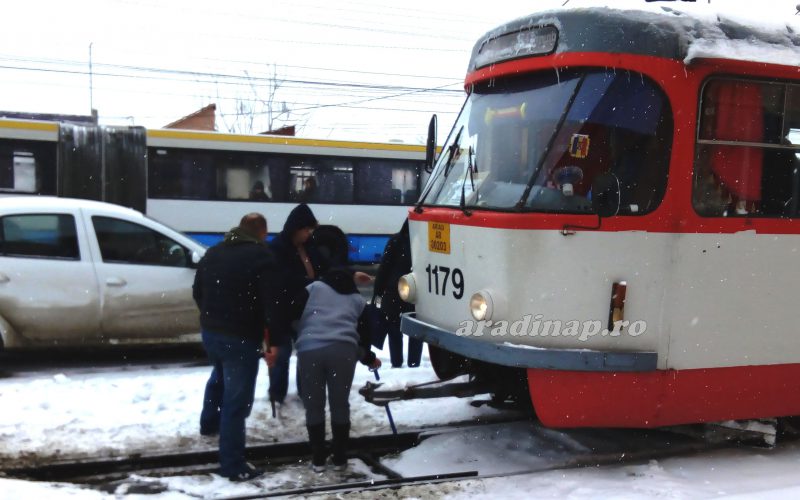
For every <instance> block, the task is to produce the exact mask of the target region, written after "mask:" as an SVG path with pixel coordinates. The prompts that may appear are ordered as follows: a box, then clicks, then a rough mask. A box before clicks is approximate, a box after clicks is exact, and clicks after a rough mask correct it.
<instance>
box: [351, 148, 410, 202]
mask: <svg viewBox="0 0 800 500" xmlns="http://www.w3.org/2000/svg"><path fill="white" fill-rule="evenodd" d="M417 171H418V169H417V168H416V165H415V164H414V163H413V162H409V161H403V160H380V159H373V158H369V159H363V160H356V180H355V184H356V201H357V202H358V203H364V204H369V205H411V204H413V203H415V202H416V201H417V197H418V190H417V189H418V187H417V186H418V184H419V179H418V178H417V176H418V174H417Z"/></svg>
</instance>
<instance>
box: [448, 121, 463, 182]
mask: <svg viewBox="0 0 800 500" xmlns="http://www.w3.org/2000/svg"><path fill="white" fill-rule="evenodd" d="M463 131H464V125H461V128H460V129H458V133H457V134H456V138H455V139H453V144H451V145H450V147H449V148H447V162H445V164H444V177H445V179H446V178H447V174H449V173H450V169H451V168H453V162H454V161H455V159H456V153H457V152H458V150H459V143H460V142H461V132H463Z"/></svg>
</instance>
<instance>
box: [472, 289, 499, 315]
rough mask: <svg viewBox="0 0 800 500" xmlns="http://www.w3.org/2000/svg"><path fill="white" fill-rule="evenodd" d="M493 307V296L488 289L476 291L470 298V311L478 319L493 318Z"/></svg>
mask: <svg viewBox="0 0 800 500" xmlns="http://www.w3.org/2000/svg"><path fill="white" fill-rule="evenodd" d="M493 309H494V303H493V302H492V296H491V295H490V294H489V292H487V291H486V290H481V291H479V292H475V293H474V294H472V297H471V298H470V299H469V311H470V312H471V313H472V317H473V318H475V320H476V321H483V320H485V319H492V312H493Z"/></svg>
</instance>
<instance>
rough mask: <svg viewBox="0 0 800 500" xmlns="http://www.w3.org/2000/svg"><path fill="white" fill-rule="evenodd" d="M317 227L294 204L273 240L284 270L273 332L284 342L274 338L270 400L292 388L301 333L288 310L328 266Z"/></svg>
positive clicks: (306, 211) (278, 398)
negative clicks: (295, 348)
mask: <svg viewBox="0 0 800 500" xmlns="http://www.w3.org/2000/svg"><path fill="white" fill-rule="evenodd" d="M316 227H317V218H316V217H314V213H313V212H312V211H311V209H310V208H309V207H308V205H306V204H305V203H301V204H299V205H297V206H296V207H294V209H292V211H291V212H290V213H289V216H288V217H287V218H286V223H285V224H284V226H283V231H281V232H280V233H279V234H278V235H277V236H275V238H274V239H273V240H272V241H271V242H270V249H271V250H272V252H273V254H274V255H275V261H276V263H277V268H278V270H279V272H280V273H281V283H282V286H283V287H282V289H281V291H280V292H279V295H280V298H279V300H280V312H279V313H278V314H276V317H275V318H274V321H273V325H272V327H271V328H270V335H275V334H279V335H280V337H281V339H282V341H281V343H279V342H277V341H275V340H272V341H271V343H272V344H273V345H276V346H279V348H280V351H279V353H278V356H277V359H276V360H275V365H274V366H272V367H271V368H270V370H269V400H270V402H272V404H273V408H275V406H274V405H275V404H278V405H280V404H282V403H283V400H284V399H285V398H286V393H287V392H288V389H289V360H290V358H291V355H292V341H291V339H292V338H293V337H295V336H296V335H297V332H295V330H294V328H293V327H292V320H293V319H294V318H292V317H291V315H290V314H289V313H288V312H287V311H289V310H291V309H292V308H293V305H292V303H291V302H292V301H293V299H294V297H296V296H297V295H298V294H299V293H301V292H302V291H303V290H304V289H305V287H306V285H308V284H310V283H311V282H313V281H315V280H317V279H319V277H320V275H321V274H322V273H324V272H325V271H326V270H327V268H328V262H327V261H326V260H325V258H324V257H323V256H322V254H321V253H320V252H319V251H318V250H317V248H316V246H315V245H314V243H313V242H312V241H311V234H312V233H313V232H314V229H316Z"/></svg>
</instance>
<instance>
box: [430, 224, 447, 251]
mask: <svg viewBox="0 0 800 500" xmlns="http://www.w3.org/2000/svg"><path fill="white" fill-rule="evenodd" d="M428 250H430V251H431V252H437V253H448V254H449V253H450V224H448V223H446V222H428Z"/></svg>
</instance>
